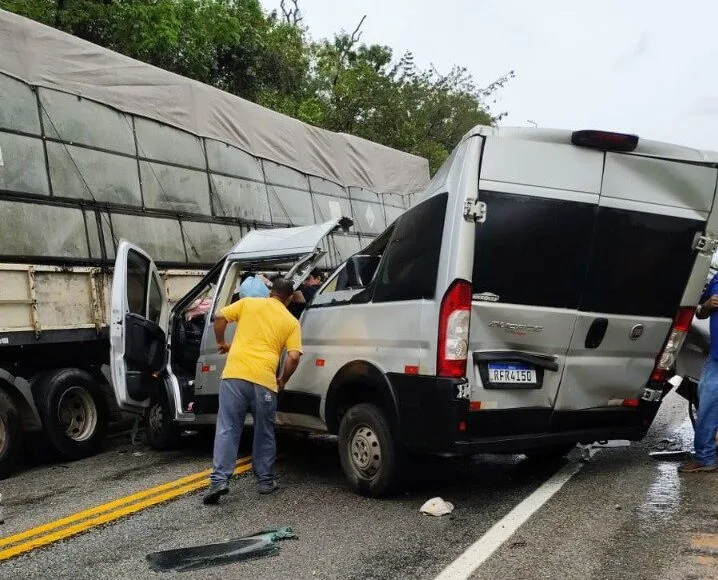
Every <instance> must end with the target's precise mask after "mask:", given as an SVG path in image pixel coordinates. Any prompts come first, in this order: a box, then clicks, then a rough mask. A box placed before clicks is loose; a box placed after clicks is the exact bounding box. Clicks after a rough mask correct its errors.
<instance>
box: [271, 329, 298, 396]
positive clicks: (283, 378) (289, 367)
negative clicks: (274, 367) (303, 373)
mask: <svg viewBox="0 0 718 580" xmlns="http://www.w3.org/2000/svg"><path fill="white" fill-rule="evenodd" d="M284 347H285V348H286V349H287V358H285V359H284V368H283V369H282V372H281V373H280V375H279V376H278V377H277V385H278V386H279V390H280V391H281V390H283V389H284V386H285V385H286V384H287V381H288V380H289V379H290V378H291V376H292V375H293V374H294V371H296V370H297V367H298V366H299V359H300V358H301V357H302V331H301V329H300V327H299V323H298V322H296V323H295V325H294V328H293V329H292V333H291V334H290V335H289V336H288V337H287V342H286V343H285V344H284Z"/></svg>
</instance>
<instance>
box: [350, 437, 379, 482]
mask: <svg viewBox="0 0 718 580" xmlns="http://www.w3.org/2000/svg"><path fill="white" fill-rule="evenodd" d="M349 457H351V461H352V465H353V466H354V469H356V470H357V471H358V472H359V473H361V474H362V475H363V476H365V477H369V478H371V477H374V476H375V475H376V474H377V472H378V471H379V469H380V468H381V445H379V438H378V437H377V435H376V433H375V432H374V429H372V428H371V427H369V426H368V425H359V426H358V427H356V428H355V429H354V431H353V432H352V436H351V437H350V439H349Z"/></svg>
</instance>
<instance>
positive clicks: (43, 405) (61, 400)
mask: <svg viewBox="0 0 718 580" xmlns="http://www.w3.org/2000/svg"><path fill="white" fill-rule="evenodd" d="M33 396H34V397H35V404H36V405H37V410H38V413H39V414H40V419H41V420H42V432H43V435H44V438H45V439H46V440H47V442H48V443H49V444H50V446H51V447H52V448H53V449H54V450H55V451H56V452H57V454H59V456H60V457H61V458H62V459H69V460H75V459H82V458H84V457H89V456H90V455H94V454H95V453H97V452H98V451H99V450H100V449H101V448H102V444H103V442H104V438H105V432H106V430H107V400H106V399H105V395H104V393H103V392H102V389H101V387H100V385H99V384H98V383H97V381H96V380H95V379H94V378H93V377H92V376H91V375H90V374H89V373H87V372H85V371H83V370H81V369H73V368H69V369H61V370H59V371H55V372H50V373H45V374H44V375H43V376H42V377H39V378H38V380H37V381H35V382H34V383H33Z"/></svg>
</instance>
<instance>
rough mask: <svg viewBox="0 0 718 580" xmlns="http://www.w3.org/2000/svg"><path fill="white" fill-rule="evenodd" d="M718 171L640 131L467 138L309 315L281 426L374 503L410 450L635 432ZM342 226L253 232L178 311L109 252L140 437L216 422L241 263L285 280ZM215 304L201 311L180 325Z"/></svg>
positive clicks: (522, 448) (678, 320)
mask: <svg viewBox="0 0 718 580" xmlns="http://www.w3.org/2000/svg"><path fill="white" fill-rule="evenodd" d="M716 180H717V169H716V159H709V158H708V157H707V156H706V155H705V154H703V153H701V152H699V151H695V150H692V149H688V148H684V147H678V146H674V145H668V144H662V143H656V142H652V141H644V140H639V139H638V138H637V137H636V136H632V135H623V134H617V133H607V132H599V131H576V132H570V131H558V130H556V131H554V130H543V129H504V128H500V129H499V128H488V127H477V128H475V129H474V130H472V131H471V132H469V133H468V134H467V135H466V137H465V138H464V139H463V140H462V142H461V144H460V145H459V146H458V147H457V149H456V150H455V151H454V152H453V153H452V155H451V157H450V158H449V159H448V160H447V162H446V163H445V164H444V166H443V167H442V168H441V169H440V170H439V172H438V173H437V175H436V176H435V177H434V179H433V181H432V182H431V184H430V185H429V187H428V189H427V190H426V192H425V193H424V195H423V197H422V198H421V199H420V201H419V202H418V203H416V204H415V205H414V207H412V208H411V209H410V210H408V211H407V212H406V213H404V214H403V215H402V216H401V217H399V218H398V219H397V220H396V221H395V222H394V223H393V224H392V225H391V226H390V227H389V228H388V229H387V230H386V231H385V232H384V233H383V234H382V235H381V236H379V237H378V238H377V239H376V240H375V241H373V242H372V243H371V244H370V245H369V246H368V247H367V248H365V249H364V250H363V251H362V252H361V253H360V254H358V255H355V256H353V257H352V258H350V259H349V260H347V261H346V262H345V263H344V264H342V265H341V266H340V267H339V268H338V269H337V270H335V271H334V272H333V273H332V274H331V275H330V276H329V277H328V279H327V281H326V282H325V283H324V285H323V286H322V287H321V289H320V290H319V292H318V293H317V294H316V296H315V298H314V300H313V301H312V302H311V303H310V304H309V305H308V307H307V308H306V310H305V311H304V312H303V313H302V315H301V325H302V334H303V342H304V347H305V351H304V356H303V357H302V361H301V363H300V366H299V368H298V370H297V372H296V373H295V375H294V376H293V377H292V380H291V381H290V383H289V384H288V386H287V389H286V391H285V392H284V393H283V395H282V397H281V400H280V404H279V411H280V412H279V414H278V415H279V416H278V424H281V425H283V426H285V427H288V428H291V429H298V430H311V431H327V432H330V433H335V434H338V439H339V454H340V458H341V463H342V466H343V468H344V471H345V473H346V476H347V478H348V480H349V482H350V484H351V486H352V487H353V488H354V489H355V490H356V491H358V492H361V493H365V494H369V495H374V496H378V495H382V494H384V493H387V492H389V491H390V490H391V489H392V488H393V487H394V485H395V484H396V483H397V481H398V479H399V475H400V471H401V467H400V466H401V462H402V460H403V458H404V457H405V451H414V452H422V453H431V454H473V453H477V452H506V453H526V454H529V455H531V454H537V455H548V454H553V455H561V454H565V453H566V452H567V451H568V450H569V449H570V448H571V447H573V446H574V445H575V444H576V443H588V442H593V441H596V440H605V439H616V438H621V439H631V440H639V439H641V438H642V437H643V436H644V435H645V433H646V431H647V430H648V428H649V426H650V425H651V422H652V420H653V418H654V416H655V414H656V412H657V410H658V407H659V405H660V401H661V399H662V397H663V396H664V394H665V393H666V392H667V391H668V390H669V389H670V385H669V384H668V383H667V379H668V378H669V377H670V376H672V371H673V367H674V363H675V355H676V353H677V351H678V350H679V349H680V345H681V342H682V340H683V337H684V335H685V331H686V330H687V328H688V327H689V326H690V323H691V319H692V317H693V313H694V307H695V305H696V303H697V300H698V297H699V295H700V292H701V290H702V288H703V285H704V283H705V280H706V274H707V272H708V268H709V266H710V259H711V255H712V254H713V252H714V251H715V249H716V237H715V236H716V231H717V228H716V225H717V223H716V222H717V221H718V213H717V212H716V211H715V207H714V199H715V191H716ZM335 227H337V222H336V221H335V222H327V223H326V224H322V225H315V226H305V227H301V228H288V229H285V230H271V231H253V232H251V233H250V234H249V235H247V236H246V237H245V238H244V239H242V241H241V242H240V243H239V244H238V245H237V247H235V248H234V249H233V250H232V251H231V252H230V253H229V254H228V255H227V256H226V257H225V258H224V259H223V260H222V261H221V262H220V263H219V264H217V266H216V267H215V268H214V269H213V270H212V271H211V272H210V273H209V274H208V275H207V277H206V278H205V280H204V281H203V282H202V283H201V284H200V285H199V286H197V287H196V288H195V289H194V290H193V291H191V292H190V293H189V294H188V295H187V296H186V297H185V298H184V299H183V300H181V301H180V302H179V303H178V304H177V305H176V306H175V307H174V308H173V309H172V310H171V311H170V310H169V308H168V305H167V302H166V301H165V298H164V296H163V291H162V284H161V283H160V280H159V278H158V276H157V271H156V269H155V267H154V265H153V263H152V261H151V259H150V257H149V256H147V255H146V254H145V253H144V252H143V251H142V250H141V249H139V248H136V247H133V246H131V245H129V244H127V243H123V244H121V246H120V248H119V249H118V252H117V264H116V272H115V277H114V286H113V291H112V317H113V319H112V327H111V343H112V354H111V360H112V375H113V379H114V385H115V389H116V393H117V399H118V402H119V404H120V406H121V407H122V408H124V409H126V410H135V411H145V410H146V417H147V421H146V424H147V427H148V434H149V436H150V440H151V442H153V443H154V444H155V445H156V446H158V447H163V446H166V445H169V444H170V443H171V442H172V441H174V440H175V439H176V437H177V433H178V429H179V426H180V425H185V426H188V425H192V424H202V423H204V424H212V423H214V421H215V415H216V412H217V406H218V390H219V385H220V374H221V371H222V367H223V364H224V357H223V355H219V354H217V348H216V345H215V342H214V334H213V331H212V313H214V312H217V310H218V309H220V308H222V307H223V306H225V305H227V304H228V303H229V302H230V301H231V299H232V294H233V292H234V288H235V284H236V280H237V277H238V276H239V275H240V273H241V272H242V271H245V270H248V269H255V270H260V269H261V270H270V269H273V268H277V269H282V270H285V271H286V270H287V269H289V268H292V270H291V272H290V273H289V275H290V276H291V277H292V278H293V279H294V281H295V284H297V285H298V284H299V283H300V282H301V280H302V279H303V277H304V276H305V275H306V272H308V271H309V269H311V268H312V267H313V266H314V265H315V264H316V263H317V261H318V260H319V258H320V256H321V253H322V251H321V248H322V245H323V242H322V239H323V238H324V237H325V236H326V235H327V234H329V232H331V231H332V230H333V229H334V228H335ZM292 264H294V266H293V267H292ZM215 287H216V291H215V290H214V288H215ZM210 294H211V296H212V302H211V309H210V311H209V313H208V314H209V315H208V316H206V317H204V318H203V319H201V320H199V322H198V321H197V320H196V319H195V320H194V321H193V320H190V321H188V320H187V316H186V313H187V312H188V310H189V309H190V308H192V305H193V304H194V303H195V301H196V300H197V299H198V298H201V297H203V296H209V295H210ZM168 418H171V419H172V421H169V420H168ZM185 428H186V427H185Z"/></svg>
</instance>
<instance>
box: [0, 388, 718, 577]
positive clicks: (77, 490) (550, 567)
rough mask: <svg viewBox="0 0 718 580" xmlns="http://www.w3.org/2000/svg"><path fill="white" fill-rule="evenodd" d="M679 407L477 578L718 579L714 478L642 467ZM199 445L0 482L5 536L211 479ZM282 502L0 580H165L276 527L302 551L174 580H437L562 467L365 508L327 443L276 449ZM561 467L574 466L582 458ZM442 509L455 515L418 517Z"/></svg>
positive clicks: (673, 405) (172, 523)
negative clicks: (441, 503)
mask: <svg viewBox="0 0 718 580" xmlns="http://www.w3.org/2000/svg"><path fill="white" fill-rule="evenodd" d="M691 435H692V433H691V429H690V424H689V423H687V419H686V414H685V405H684V404H683V401H682V399H677V398H673V399H671V400H669V401H668V402H667V403H666V404H664V408H663V409H662V410H661V413H660V414H659V417H658V418H657V420H656V423H655V424H654V427H653V429H652V431H651V433H650V434H649V437H648V438H647V439H646V441H644V442H642V443H640V444H633V445H632V446H631V447H617V448H608V449H604V450H601V451H600V452H599V453H597V454H595V455H594V456H593V458H592V459H591V460H590V461H589V462H587V463H586V464H585V465H583V466H582V469H581V470H580V471H579V472H578V473H577V474H576V475H575V476H574V477H573V478H572V479H570V481H568V483H566V485H565V486H563V487H562V488H561V489H560V490H559V491H558V493H556V495H555V496H553V498H552V499H550V500H549V501H548V502H547V503H546V504H545V505H544V506H543V507H541V508H540V509H539V510H538V511H537V512H536V513H535V514H534V515H533V516H532V517H531V518H530V519H529V520H528V521H527V522H526V523H525V524H524V525H523V526H521V527H520V528H519V529H518V531H517V532H516V533H515V534H514V535H513V536H512V537H511V538H509V539H508V540H507V541H506V542H505V543H504V544H503V545H502V546H501V547H500V548H499V549H498V550H497V551H496V552H495V553H494V554H493V555H492V556H491V557H490V558H489V559H488V560H487V561H486V562H485V563H484V564H483V565H482V566H480V567H479V568H478V569H477V570H476V572H475V574H474V577H475V578H481V579H487V580H488V579H495V578H517V579H521V578H526V579H532V580H533V579H536V578H551V579H555V578H581V579H589V578H596V579H603V578H606V579H612V578H626V579H632V578H637V579H642V578H646V579H649V578H650V579H653V578H667V579H673V578H676V579H679V578H680V579H682V580H688V579H697V578H711V577H718V575H716V574H717V573H716V571H718V533H716V532H718V504H717V503H716V501H715V496H716V491H717V486H718V475H705V474H703V475H699V476H691V477H688V478H684V477H678V476H677V474H676V472H675V466H676V464H675V462H668V461H666V462H659V461H656V460H654V459H651V458H649V457H648V455H647V452H648V450H649V449H650V447H651V446H652V445H655V443H656V442H657V441H658V440H660V439H662V438H664V437H672V438H678V439H682V440H684V441H685V443H687V444H690V438H691ZM210 453H211V440H209V439H208V438H207V437H204V438H201V437H200V438H195V439H190V440H188V442H187V444H186V445H185V446H184V448H183V449H182V450H180V451H176V452H173V453H156V452H153V451H151V450H149V449H147V448H146V447H144V446H141V445H140V446H132V445H130V444H129V441H128V440H127V438H126V437H125V438H119V439H116V440H114V441H112V442H111V444H110V446H109V449H108V450H107V451H106V452H105V453H103V454H101V455H99V456H96V457H93V458H90V459H87V460H84V461H80V462H75V463H70V464H65V465H52V466H35V467H32V468H28V469H26V470H25V471H24V472H21V473H19V474H18V475H16V476H15V477H13V478H11V479H9V480H6V481H4V482H0V491H2V494H3V502H2V504H3V506H4V511H5V518H6V522H5V524H4V525H3V526H2V527H0V532H1V533H2V536H3V537H6V536H9V535H12V534H14V533H17V532H20V531H23V530H25V529H27V528H30V527H32V526H37V525H39V524H42V523H45V522H48V521H52V520H54V519H57V518H60V517H63V516H66V515H69V514H73V513H75V512H78V511H80V510H83V509H86V508H89V507H92V506H95V505H99V504H102V503H104V502H108V501H111V500H113V499H116V498H119V497H122V496H125V495H127V494H130V493H133V492H137V491H141V490H143V489H146V488H149V487H152V486H155V485H158V484H161V483H164V482H167V481H171V480H173V479H177V478H179V477H182V476H185V475H188V474H191V473H195V472H197V471H200V470H202V469H205V468H207V467H208V466H209V460H210ZM280 453H281V460H280V462H279V464H278V472H279V476H280V480H281V483H282V489H281V490H280V491H279V492H277V493H276V494H273V495H270V496H259V495H258V494H257V493H256V490H255V486H254V481H253V478H252V477H251V476H242V477H239V478H238V479H236V480H235V481H234V482H233V486H232V491H231V493H230V494H229V495H228V496H226V497H225V498H224V499H223V501H222V503H221V504H220V505H219V506H217V507H205V506H202V505H201V504H200V496H199V494H190V495H187V496H184V497H181V498H180V499H177V500H175V501H171V502H168V503H165V504H162V505H160V506H157V507H154V508H151V509H148V510H146V511H143V512H140V513H138V514H135V515H132V516H130V517H127V518H125V519H122V520H119V521H117V522H114V523H112V524H108V525H106V526H104V527H98V528H94V529H92V530H90V531H88V532H86V533H84V534H82V535H79V536H76V537H74V538H70V539H67V540H64V541H62V542H59V543H56V544H54V545H52V546H49V547H45V548H41V549H38V550H35V551H33V552H30V553H28V554H26V555H24V556H20V557H18V558H15V559H13V560H8V561H5V562H3V563H0V578H18V579H19V578H72V579H73V580H77V579H81V578H98V577H103V576H104V577H111V578H132V579H133V580H136V579H139V578H166V577H167V574H162V573H153V572H151V571H150V570H149V568H148V565H147V562H146V560H145V556H146V554H147V553H149V552H152V551H156V550H163V549H171V548H177V547H185V546H192V545H197V544H204V543H211V542H216V541H221V540H225V539H229V538H234V537H238V536H243V535H246V534H248V533H252V532H256V531H258V530H261V529H266V528H270V527H276V526H291V527H292V528H293V529H294V530H295V531H296V533H297V534H298V536H299V539H298V540H290V541H284V542H282V543H281V544H280V553H279V555H278V556H275V557H268V558H264V559H259V560H253V561H249V562H241V563H235V564H230V565H227V566H221V567H215V568H209V569H205V570H202V571H198V572H186V573H182V574H181V576H182V577H185V578H194V577H197V578H222V579H225V578H252V579H257V578H332V579H333V578H349V579H352V578H356V579H360V578H361V579H365V578H367V579H368V578H376V579H379V578H427V579H431V578H434V577H435V576H436V575H437V574H438V573H440V572H441V571H442V570H443V569H444V568H445V567H446V566H447V565H449V564H450V563H451V562H452V561H453V560H455V559H456V558H457V557H458V556H459V555H460V554H461V553H462V552H463V551H464V550H465V549H466V548H467V547H468V546H470V545H471V544H472V543H473V542H475V541H476V540H477V539H479V538H480V537H482V535H483V534H484V533H485V532H486V531H487V530H489V529H490V528H491V527H492V526H493V525H494V524H495V523H497V522H499V521H501V520H502V518H504V516H506V515H507V514H508V513H509V512H511V510H512V509H513V508H514V507H516V506H517V505H518V504H519V503H520V502H521V501H522V500H523V499H524V498H526V497H527V496H529V495H530V494H531V493H532V492H533V491H534V490H536V489H537V488H539V487H540V486H541V485H542V484H543V483H544V482H545V481H546V480H547V479H549V478H550V477H551V476H552V475H553V474H554V473H555V472H556V471H557V470H559V469H560V468H562V467H563V465H564V462H559V463H552V464H536V463H531V462H529V461H527V460H525V459H524V458H523V457H522V456H479V457H475V458H472V459H464V460H448V459H447V460H426V461H422V462H420V463H418V464H416V465H415V466H414V467H413V468H412V470H411V473H410V475H409V479H410V485H409V486H408V488H407V489H406V490H405V492H404V493H403V494H402V495H400V496H398V497H395V498H392V499H387V500H372V499H366V498H362V497H359V496H356V495H354V494H353V493H351V492H350V491H349V490H348V489H347V487H346V486H345V484H344V479H343V476H342V473H341V469H340V466H339V461H338V457H337V453H336V444H335V442H334V441H333V440H332V439H331V438H327V437H311V438H302V437H297V436H284V437H281V439H280ZM573 455H574V456H573V457H571V458H570V460H569V461H572V462H577V461H580V459H579V457H578V456H579V455H580V453H579V452H578V450H577V451H576V452H574V454H573ZM433 496H441V497H443V498H444V499H446V500H448V501H451V502H452V503H453V504H454V505H455V506H456V509H455V511H454V513H453V514H451V515H450V516H445V517H442V518H432V517H429V516H423V515H421V514H420V513H419V507H420V506H421V504H422V503H423V502H424V501H425V500H426V499H428V498H430V497H433Z"/></svg>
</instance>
